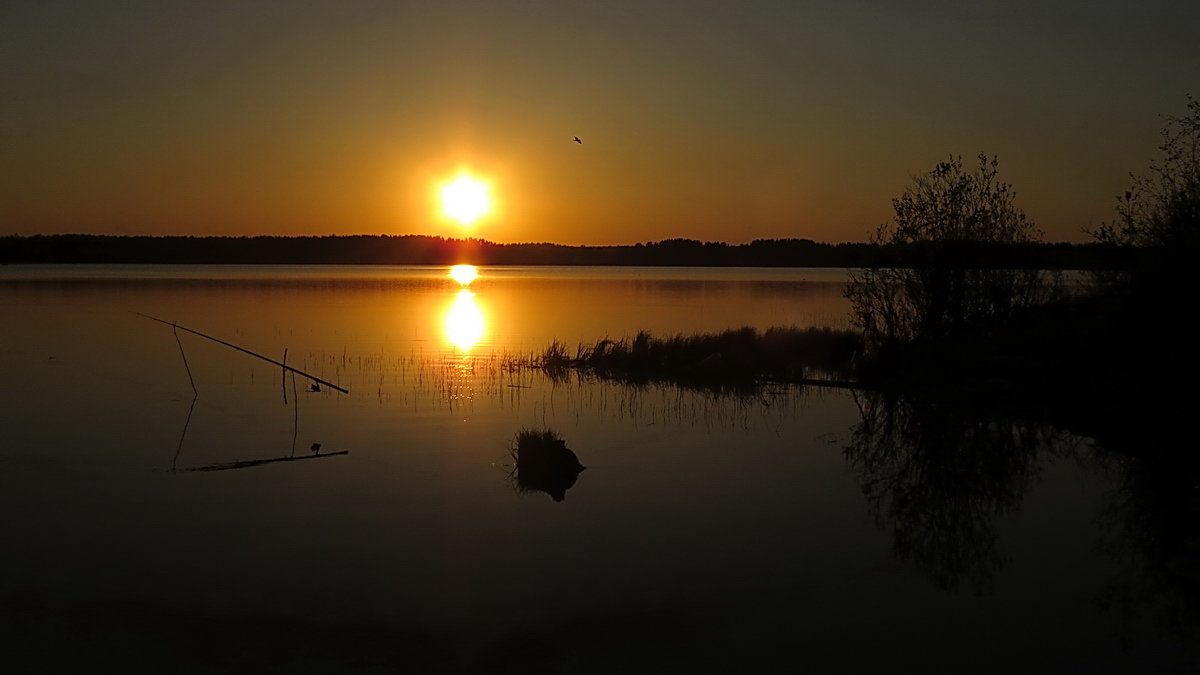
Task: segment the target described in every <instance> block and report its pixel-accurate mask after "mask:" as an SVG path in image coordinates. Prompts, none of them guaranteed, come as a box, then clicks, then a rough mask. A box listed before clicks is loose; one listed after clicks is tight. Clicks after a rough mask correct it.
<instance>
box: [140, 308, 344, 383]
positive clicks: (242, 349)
mask: <svg viewBox="0 0 1200 675" xmlns="http://www.w3.org/2000/svg"><path fill="white" fill-rule="evenodd" d="M134 314H137V315H138V316H140V317H143V318H146V319H150V320H151V321H157V322H159V323H161V324H166V325H168V326H171V327H172V328H176V329H179V330H185V331H187V332H189V333H191V334H192V335H199V336H200V337H202V338H204V339H205V340H212V341H213V342H216V343H217V344H222V345H225V346H226V347H229V348H231V349H236V350H238V351H239V352H242V353H243V354H249V355H250V356H253V357H255V358H258V359H262V360H263V361H266V362H267V363H273V364H275V365H277V366H279V367H281V368H283V369H284V370H288V371H291V372H293V373H295V374H297V375H302V376H304V377H307V378H308V379H310V380H312V381H313V382H316V383H317V384H323V385H325V386H327V387H330V388H333V389H336V390H338V391H340V392H342V393H343V394H349V393H350V390H349V389H344V388H342V387H339V386H337V385H336V384H334V383H332V382H329V381H327V380H322V379H321V378H319V377H317V376H316V375H310V374H309V373H306V372H304V371H303V370H300V369H298V368H293V367H291V366H289V365H287V364H285V363H280V362H279V361H276V360H275V359H273V358H271V357H269V356H263V355H262V354H259V353H258V352H252V351H250V350H249V349H246V348H245V347H239V346H237V345H235V344H233V343H232V342H226V341H224V340H222V339H220V338H215V337H213V336H211V335H205V334H204V333H201V332H200V331H198V330H192V329H191V328H188V327H186V326H180V325H179V324H177V323H175V322H174V321H165V320H163V319H159V318H157V317H153V316H150V315H149V314H142V313H141V312H134Z"/></svg>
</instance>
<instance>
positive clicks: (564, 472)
mask: <svg viewBox="0 0 1200 675" xmlns="http://www.w3.org/2000/svg"><path fill="white" fill-rule="evenodd" d="M510 452H511V453H512V456H513V459H515V460H516V462H517V466H516V469H515V470H514V471H513V476H514V477H515V479H516V481H517V487H518V488H519V489H520V490H524V491H530V490H538V491H541V492H545V493H546V494H548V495H550V497H552V498H553V499H554V501H556V502H561V501H562V500H563V499H565V498H566V496H567V490H568V489H569V488H570V487H571V486H572V485H574V484H575V480H576V478H578V477H579V472H580V471H583V470H584V469H586V468H587V467H586V466H584V465H583V464H580V463H579V458H578V457H576V456H575V453H574V452H572V451H571V449H570V448H568V447H567V442H566V441H564V440H562V439H561V438H559V437H558V435H557V434H555V433H554V431H552V430H550V429H546V430H545V431H528V430H526V431H521V432H520V433H518V434H517V446H516V447H515V448H513V449H512V450H510Z"/></svg>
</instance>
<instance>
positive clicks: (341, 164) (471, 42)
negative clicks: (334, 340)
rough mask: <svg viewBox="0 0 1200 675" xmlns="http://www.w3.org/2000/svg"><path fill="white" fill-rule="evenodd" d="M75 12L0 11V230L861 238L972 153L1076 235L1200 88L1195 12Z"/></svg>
mask: <svg viewBox="0 0 1200 675" xmlns="http://www.w3.org/2000/svg"><path fill="white" fill-rule="evenodd" d="M79 4H80V3H68V2H56V1H47V2H38V3H5V5H4V6H3V8H2V9H0V26H2V28H0V31H3V34H4V50H5V54H4V58H3V59H2V60H0V87H2V90H3V91H4V92H5V94H4V96H3V98H0V122H2V131H3V135H2V137H0V142H2V144H3V152H2V153H0V180H2V183H3V184H2V185H0V234H35V233H54V232H92V233H113V234H198V235H205V234H232V235H241V234H250V235H253V234H352V233H354V234H357V233H365V234H376V233H385V234H410V233H411V234H436V235H444V236H454V237H457V236H464V235H467V236H477V237H482V238H485V239H490V240H494V241H500V242H514V241H552V242H557V243H565V244H621V243H632V242H636V241H647V240H657V239H663V238H668V237H689V238H695V239H704V240H722V241H728V242H743V241H748V240H751V239H755V238H764V237H808V238H813V239H817V240H822V241H835V242H836V241H856V240H863V239H864V238H865V237H866V235H867V233H868V231H869V230H871V229H873V228H874V227H875V226H876V225H878V224H879V223H881V222H883V220H884V219H886V218H887V217H888V216H889V215H890V209H891V205H890V200H891V198H892V197H894V196H896V195H898V194H899V193H900V192H901V191H902V190H903V189H904V187H905V185H906V184H907V182H908V181H909V179H910V178H911V177H912V176H913V175H915V174H917V173H919V172H922V171H925V170H928V169H930V168H932V166H933V165H934V164H935V163H936V162H937V161H939V160H940V159H943V158H945V157H946V156H947V155H950V154H961V155H964V156H966V157H971V156H973V155H975V154H977V153H979V152H987V153H989V154H997V155H999V158H1000V169H1001V177H1002V178H1003V179H1004V180H1007V181H1008V182H1010V183H1013V185H1014V187H1015V188H1016V191H1017V200H1018V204H1019V205H1020V206H1021V207H1023V208H1024V209H1025V210H1026V212H1027V213H1028V214H1029V215H1030V217H1031V218H1032V219H1033V220H1034V221H1035V222H1036V223H1037V224H1038V225H1039V226H1040V227H1041V228H1042V229H1043V230H1045V231H1046V233H1047V238H1048V239H1050V240H1054V241H1059V240H1067V241H1076V240H1082V239H1084V238H1085V237H1084V235H1083V234H1082V230H1083V229H1084V228H1088V227H1094V226H1095V225H1096V224H1098V223H1099V222H1100V221H1101V220H1104V219H1107V218H1109V217H1111V215H1112V206H1113V204H1114V197H1115V195H1117V194H1119V193H1120V192H1122V191H1123V190H1124V189H1125V187H1126V186H1127V185H1128V183H1129V178H1128V174H1129V172H1130V171H1142V170H1144V168H1145V167H1146V165H1147V163H1148V162H1149V161H1150V160H1151V159H1152V158H1153V157H1154V153H1155V146H1156V144H1157V130H1158V128H1159V127H1160V126H1161V122H1160V119H1159V117H1158V116H1159V115H1160V114H1163V113H1179V112H1181V111H1182V110H1183V107H1184V103H1185V100H1186V99H1185V94H1187V93H1189V89H1188V88H1189V87H1192V88H1193V90H1192V91H1191V93H1193V94H1200V91H1195V89H1197V87H1196V85H1197V84H1200V80H1197V79H1196V77H1195V74H1196V73H1198V72H1200V50H1198V49H1196V48H1195V45H1196V44H1200V3H1194V2H1165V1H1164V2H1149V3H1144V4H1141V5H1139V6H1138V7H1137V8H1136V9H1132V8H1131V7H1130V6H1129V5H1128V4H1127V3H1115V2H1113V3H1103V2H1099V3H1098V2H1082V1H1080V2H1065V3H1056V4H1055V7H1053V8H1047V7H1044V6H1043V4H1044V3H1032V2H1030V3H1026V2H1013V3H1003V4H1001V3H994V5H995V6H992V5H991V4H980V3H973V4H972V3H951V2H916V3H903V4H904V9H903V10H901V9H899V8H898V7H894V6H893V5H894V4H897V3H882V2H845V3H827V4H817V3H798V2H750V3H738V4H734V3H722V2H706V1H696V2H654V3H645V2H610V3H590V2H535V1H531V2H524V3H503V2H502V3H496V2H456V3H427V2H422V3H415V2H409V3H405V2H346V3H332V2H300V1H296V2H283V1H274V0H272V1H265V0H263V1H257V2H255V1H247V2H239V3H159V2H129V3H119V4H116V3H95V4H94V5H87V6H86V7H84V8H82V9H81V8H80V7H79V6H78V5H79ZM109 4H111V5H113V6H105V7H103V8H101V5H109ZM968 5H970V6H968ZM576 135H578V136H579V137H580V138H581V139H582V140H583V141H584V142H583V144H576V143H574V142H573V141H572V138H573V137H574V136H576ZM460 168H467V169H469V170H470V171H472V172H473V173H475V174H476V175H478V176H480V177H482V178H486V179H488V180H490V181H491V182H492V185H493V194H494V197H495V200H496V203H495V210H494V212H493V213H492V214H491V215H490V216H488V217H486V218H484V219H483V220H481V221H480V222H478V223H477V224H476V225H475V226H474V227H473V228H470V229H465V228H463V227H461V226H459V225H458V224H456V223H453V222H450V221H448V220H447V219H445V218H443V217H441V216H440V214H439V213H438V207H437V203H436V196H437V183H438V182H439V181H441V180H447V179H450V178H452V177H453V176H454V174H455V173H456V172H457V171H458V170H459V169H460Z"/></svg>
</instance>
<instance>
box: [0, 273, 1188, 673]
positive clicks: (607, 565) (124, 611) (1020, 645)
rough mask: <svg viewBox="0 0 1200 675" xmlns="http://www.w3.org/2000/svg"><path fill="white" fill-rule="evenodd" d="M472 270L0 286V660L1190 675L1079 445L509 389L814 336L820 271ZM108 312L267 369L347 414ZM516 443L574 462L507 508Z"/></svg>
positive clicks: (61, 280) (770, 408)
mask: <svg viewBox="0 0 1200 675" xmlns="http://www.w3.org/2000/svg"><path fill="white" fill-rule="evenodd" d="M481 273H482V276H481V277H480V278H479V279H478V280H476V281H474V282H473V283H472V284H470V286H463V285H461V284H459V283H457V282H455V281H453V280H450V279H448V278H447V276H446V270H445V269H441V268H329V267H317V268H275V267H178V268H176V267H144V268H143V267H95V268H71V267H39V268H28V267H14V266H10V267H4V268H0V316H2V317H3V323H2V326H3V328H2V330H0V374H3V384H2V385H0V386H2V389H0V431H2V432H3V433H2V436H0V438H2V440H0V513H2V514H3V515H2V516H0V537H2V539H3V541H4V544H5V545H4V551H3V555H2V556H0V620H2V621H3V624H2V625H0V628H2V629H3V633H2V636H0V640H3V642H4V645H3V646H4V649H3V650H0V661H3V660H6V659H7V660H9V661H10V663H11V664H12V665H17V664H31V666H32V670H33V671H35V672H36V671H42V670H51V669H57V668H60V667H63V666H69V667H77V668H83V667H87V668H89V669H90V668H95V667H97V666H101V665H113V666H117V667H124V668H130V669H136V670H154V671H170V672H196V671H199V672H204V671H217V672H220V671H229V670H234V671H248V672H262V671H282V672H340V671H370V672H546V673H556V672H569V673H575V672H596V673H609V672H646V673H660V672H736V671H739V670H742V669H757V670H759V671H763V670H769V671H771V672H774V671H779V670H782V669H784V668H787V669H789V670H793V671H796V670H808V671H816V672H879V671H883V670H916V669H921V670H924V671H927V672H1014V671H1016V672H1190V671H1191V670H1192V669H1194V668H1196V667H1198V666H1200V660H1197V656H1196V651H1195V649H1194V645H1193V644H1192V643H1191V635H1193V634H1194V633H1193V632H1191V631H1193V630H1194V625H1191V624H1189V623H1188V614H1187V611H1188V609H1189V608H1188V607H1187V606H1186V602H1185V601H1186V600H1187V596H1186V593H1187V589H1186V588H1184V589H1182V590H1181V589H1180V588H1179V586H1178V584H1176V585H1172V583H1170V580H1171V579H1172V578H1173V577H1169V575H1168V576H1164V575H1162V574H1156V573H1155V565H1156V564H1158V562H1161V561H1158V559H1157V558H1156V557H1155V555H1154V551H1155V549H1154V548H1153V542H1150V543H1148V540H1150V539H1154V536H1155V533H1156V530H1155V527H1156V525H1155V523H1154V522H1153V521H1152V520H1148V516H1147V509H1146V508H1144V506H1145V504H1146V502H1147V499H1148V497H1147V495H1145V494H1142V493H1140V492H1138V490H1139V489H1140V488H1139V487H1138V485H1137V484H1136V481H1131V479H1130V475H1129V470H1128V466H1127V465H1126V464H1125V463H1123V462H1122V461H1120V460H1119V459H1116V458H1114V457H1113V456H1111V455H1110V454H1108V453H1106V452H1105V451H1104V449H1103V448H1098V447H1096V446H1095V444H1094V443H1093V442H1092V441H1091V440H1089V439H1086V438H1080V437H1076V436H1072V435H1071V434H1069V433H1066V432H1064V431H1061V430H1056V429H1054V428H1047V427H1038V426H1035V425H1029V424H1026V423H1024V422H1021V421H1020V420H1006V419H997V418H994V417H990V416H988V415H987V414H985V413H983V412H981V411H972V410H969V409H959V408H956V407H954V406H948V405H946V404H945V403H943V402H929V401H914V400H896V401H883V400H878V399H876V398H873V397H871V396H866V395H862V394H859V395H855V394H854V393H852V392H849V391H843V390H818V389H793V388H784V387H771V388H768V389H767V390H765V391H764V392H763V393H761V394H758V395H755V396H749V397H746V396H742V397H729V396H720V395H716V394H712V393H707V392H693V391H681V390H678V389H673V388H656V387H651V388H632V387H626V386H622V385H617V384H607V383H601V382H589V381H578V380H576V379H569V380H568V381H565V382H563V381H560V382H552V381H549V380H547V379H545V378H544V377H543V376H542V374H541V373H540V372H538V371H529V370H511V369H509V368H507V367H506V364H507V363H508V362H509V360H510V359H512V358H513V357H518V356H521V355H526V354H529V353H531V352H534V351H536V350H539V349H541V348H542V347H544V346H546V345H547V344H548V343H549V342H550V341H551V340H552V339H556V338H557V339H559V340H561V341H563V342H565V343H567V345H568V346H569V347H570V348H573V347H574V345H575V344H576V343H577V342H579V341H581V340H584V341H594V340H596V339H599V338H603V337H606V336H607V337H612V338H620V337H624V336H627V335H632V334H633V333H635V332H636V331H638V330H640V329H649V330H651V331H653V332H655V333H657V334H664V335H665V334H673V333H677V332H684V333H690V332H695V331H716V330H722V329H725V328H730V327H736V326H741V325H753V326H757V327H760V328H765V327H767V326H771V325H797V326H806V325H833V326H838V327H844V326H845V325H846V318H845V315H846V305H845V302H844V300H843V299H842V298H841V282H842V281H843V280H844V272H842V271H839V270H728V269H721V270H716V269H635V268H629V269H587V268H584V269H566V268H506V269H486V268H485V269H482V270H481ZM133 312H142V313H145V314H149V315H152V316H156V317H160V318H162V319H165V320H168V321H176V322H178V323H179V324H181V325H183V326H186V327H188V328H192V329H195V330H198V331H201V332H204V333H207V334H209V335H212V336H214V337H218V338H221V339H223V340H227V341H229V342H232V343H235V344H237V345H239V346H242V347H245V348H247V349H251V350H253V351H256V352H259V353H262V354H265V355H267V356H269V357H271V358H273V359H276V360H283V358H284V350H285V349H286V350H287V357H286V358H287V363H288V364H289V365H292V366H294V367H296V368H299V369H301V370H303V371H305V372H309V373H311V374H314V375H316V376H318V377H320V378H322V379H324V380H327V381H329V382H332V383H334V384H337V385H339V386H341V387H344V388H346V389H348V390H349V393H348V394H343V393H339V392H337V391H335V390H334V389H332V388H330V387H328V386H322V387H321V388H320V391H308V389H309V382H308V381H307V380H304V379H303V378H298V379H297V381H296V383H295V388H293V383H292V380H291V378H285V377H283V376H282V375H283V374H282V370H281V369H280V368H279V367H277V366H273V365H271V364H268V363H266V362H263V361H261V360H258V359H255V358H253V357H250V356H247V355H245V354H242V353H239V352H236V351H234V350H232V349H230V348H228V347H225V346H221V345H218V344H215V343H213V342H210V341H208V340H205V339H202V338H200V337H197V336H195V335H192V334H189V333H186V332H183V331H179V332H178V338H179V340H178V342H177V341H176V334H175V333H174V332H173V331H172V328H171V327H170V326H166V325H163V324H160V323H155V322H153V321H150V320H148V319H146V318H143V317H140V316H137V315H136V314H134V313H133ZM185 359H186V368H185ZM189 370H190V373H191V379H192V380H193V381H194V383H195V393H193V388H192V385H191V383H190V382H189V372H188V371H189ZM544 429H552V430H553V431H554V432H556V433H557V434H558V435H559V436H560V437H561V438H562V439H563V440H564V441H565V444H566V446H567V447H568V448H570V449H571V450H572V451H573V452H574V453H575V455H576V456H577V457H578V460H579V461H580V462H581V463H582V464H583V465H586V467H587V468H586V470H584V471H582V472H581V473H578V474H577V475H576V474H575V473H568V474H567V475H556V476H551V477H550V480H549V483H547V480H545V476H544V475H543V476H540V478H541V480H540V481H539V480H534V477H535V476H536V474H535V473H533V472H531V471H529V470H527V471H526V476H525V477H524V480H523V477H522V476H521V475H520V473H519V472H517V471H516V470H515V469H516V467H515V466H514V463H515V462H514V458H513V456H512V454H511V453H510V449H511V448H512V447H513V445H514V439H515V437H516V435H517V434H518V433H519V432H520V431H522V430H544ZM314 444H320V447H319V449H318V450H316V451H315V452H314V450H313V446H314ZM341 452H344V453H345V454H336V453H341ZM262 460H280V461H262ZM551 473H554V472H553V471H552V472H551ZM538 488H542V489H538ZM1156 561H1158V562H1156ZM1168 562H1170V563H1171V564H1177V563H1178V559H1177V558H1176V559H1172V560H1171V561H1168ZM1184 562H1185V563H1186V559H1185V561H1184ZM1194 572H1195V570H1194V569H1193V570H1190V573H1191V576H1192V578H1194V577H1195V574H1194ZM1184 573H1185V574H1184V577H1183V578H1185V579H1186V578H1188V573H1189V570H1186V569H1185V570H1184ZM1164 579H1167V582H1164V581H1163V580H1164ZM1192 588H1194V586H1192ZM1181 606H1182V609H1181ZM26 667H28V666H26ZM6 670H7V668H6ZM747 672H752V671H747Z"/></svg>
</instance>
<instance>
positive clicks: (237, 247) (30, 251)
mask: <svg viewBox="0 0 1200 675" xmlns="http://www.w3.org/2000/svg"><path fill="white" fill-rule="evenodd" d="M946 255H952V256H953V257H954V258H955V259H957V260H959V261H961V262H962V263H964V264H967V265H970V266H974V267H979V268H986V269H1003V268H1010V269H1011V268H1015V269H1043V270H1051V269H1053V270H1095V269H1113V268H1125V267H1128V266H1130V265H1133V264H1136V262H1137V261H1138V260H1140V259H1142V258H1144V257H1145V255H1146V252H1145V251H1142V250H1132V249H1130V248H1128V247H1122V246H1118V245H1115V244H1113V243H1103V242H1093V243H1081V244H1070V243H1044V242H1033V241H1030V242H1016V243H1011V242H971V241H960V242H954V243H953V244H950V245H948V246H947V245H943V246H940V247H938V248H936V249H934V248H932V247H930V246H928V245H927V244H926V243H924V242H910V243H905V244H903V245H894V244H880V243H877V242H872V243H860V242H845V243H839V244H829V243H823V242H816V241H812V240H810V239H757V240H754V241H752V242H749V243H744V244H728V243H724V242H717V241H698V240H695V239H664V240H662V241H655V242H644V243H641V242H639V243H636V244H630V245H616V246H568V245H563V244H551V243H517V244H499V243H494V242H490V241H486V240H483V239H448V238H444V237H434V236H426V235H346V236H319V237H317V236H313V237H283V236H279V237H275V236H260V237H191V236H122V235H92V234H58V235H30V236H21V235H8V236H0V264H47V263H49V264H58V263H67V264H177V265H178V264H264V265H269V264H288V265H325V264H328V265H452V264H457V263H471V264H474V265H562V266H694V267H849V268H856V267H906V266H919V265H923V264H926V263H928V261H929V260H930V259H931V257H933V256H946Z"/></svg>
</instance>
